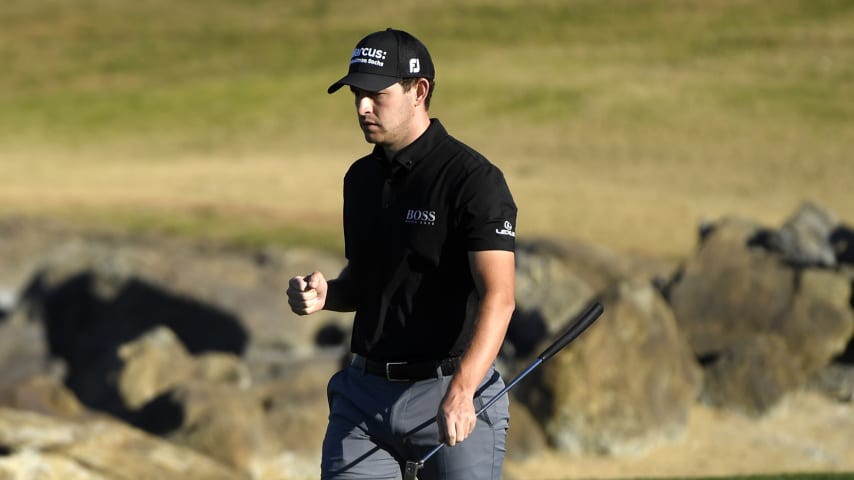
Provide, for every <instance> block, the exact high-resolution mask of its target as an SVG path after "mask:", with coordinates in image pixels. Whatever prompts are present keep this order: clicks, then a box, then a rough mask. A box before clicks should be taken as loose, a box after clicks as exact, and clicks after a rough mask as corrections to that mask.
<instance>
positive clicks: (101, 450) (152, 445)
mask: <svg viewBox="0 0 854 480" xmlns="http://www.w3.org/2000/svg"><path fill="white" fill-rule="evenodd" d="M0 478H38V479H43V480H68V479H81V480H137V479H145V478H151V479H154V478H156V479H162V480H173V479H174V480H179V479H180V480H202V479H204V480H240V479H244V478H245V476H243V475H241V474H239V473H238V472H236V471H235V470H232V469H230V468H228V467H225V466H223V465H222V464H220V463H218V462H216V461H214V460H211V459H210V458H208V457H205V456H204V455H201V454H199V453H196V452H195V451H193V450H191V449H188V448H185V447H181V446H178V445H174V444H171V443H169V442H167V441H165V440H162V439H159V438H157V437H154V436H151V435H148V434H146V433H144V432H141V431H139V430H136V429H134V428H132V427H129V426H127V425H125V424H123V423H120V422H117V421H115V420H111V419H109V418H105V417H101V418H95V419H92V418H89V419H87V420H86V421H78V420H72V419H62V418H59V417H52V416H46V415H41V414H38V413H34V412H25V411H22V410H15V409H9V408H3V407H0Z"/></svg>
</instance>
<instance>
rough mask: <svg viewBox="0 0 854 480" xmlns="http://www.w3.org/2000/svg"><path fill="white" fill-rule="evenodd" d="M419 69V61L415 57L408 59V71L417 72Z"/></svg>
mask: <svg viewBox="0 0 854 480" xmlns="http://www.w3.org/2000/svg"><path fill="white" fill-rule="evenodd" d="M420 71H421V61H420V60H418V59H417V58H410V59H409V73H418V72H420Z"/></svg>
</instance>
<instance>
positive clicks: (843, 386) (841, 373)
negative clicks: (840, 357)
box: [807, 363, 854, 403]
mask: <svg viewBox="0 0 854 480" xmlns="http://www.w3.org/2000/svg"><path fill="white" fill-rule="evenodd" d="M807 385H808V386H809V387H810V388H812V389H813V390H816V391H818V392H820V393H822V394H824V395H825V396H826V397H828V398H832V399H834V400H836V401H838V402H848V403H850V402H852V401H854V365H850V364H846V363H831V364H830V365H828V366H827V367H825V368H823V369H821V370H819V371H818V372H816V373H815V374H814V375H813V376H812V377H810V379H809V381H808V383H807Z"/></svg>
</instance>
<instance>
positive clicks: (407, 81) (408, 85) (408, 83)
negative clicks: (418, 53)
mask: <svg viewBox="0 0 854 480" xmlns="http://www.w3.org/2000/svg"><path fill="white" fill-rule="evenodd" d="M422 78H423V77H422ZM424 80H427V83H429V84H430V89H429V90H427V98H425V99H424V108H426V109H427V110H430V99H431V98H432V97H433V90H435V89H436V82H435V81H434V80H430V79H429V78H425V79H424ZM417 81H418V78H404V79H403V80H401V81H400V84H401V85H403V91H404V92H408V91H409V90H411V89H412V86H413V85H415V82H417Z"/></svg>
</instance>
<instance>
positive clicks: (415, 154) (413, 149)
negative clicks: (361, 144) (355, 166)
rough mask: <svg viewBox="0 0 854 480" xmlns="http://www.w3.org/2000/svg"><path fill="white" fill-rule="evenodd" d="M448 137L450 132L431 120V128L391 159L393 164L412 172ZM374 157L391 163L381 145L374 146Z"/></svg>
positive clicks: (433, 119)
mask: <svg viewBox="0 0 854 480" xmlns="http://www.w3.org/2000/svg"><path fill="white" fill-rule="evenodd" d="M447 136H448V132H447V130H445V127H444V126H442V124H441V123H440V122H439V119H437V118H431V119H430V126H429V127H427V130H425V131H424V133H422V134H421V136H420V137H418V138H416V139H415V141H414V142H412V143H410V144H409V145H407V146H406V147H405V148H404V149H403V150H401V151H399V152H397V155H395V156H394V158H393V159H391V162H393V163H395V164H397V165H396V166H399V167H403V168H406V169H407V170H412V169H413V168H414V167H415V165H416V164H417V163H418V162H419V161H421V160H422V159H423V158H425V157H426V156H427V155H429V154H430V152H432V151H433V149H434V148H436V146H437V145H438V144H439V142H441V141H442V140H443V139H445V137H447ZM373 156H374V157H376V158H378V159H380V160H382V161H383V162H384V163H386V164H389V163H391V162H390V161H389V159H388V158H386V155H385V150H383V148H382V147H381V146H379V145H376V146H374V152H373Z"/></svg>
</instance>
